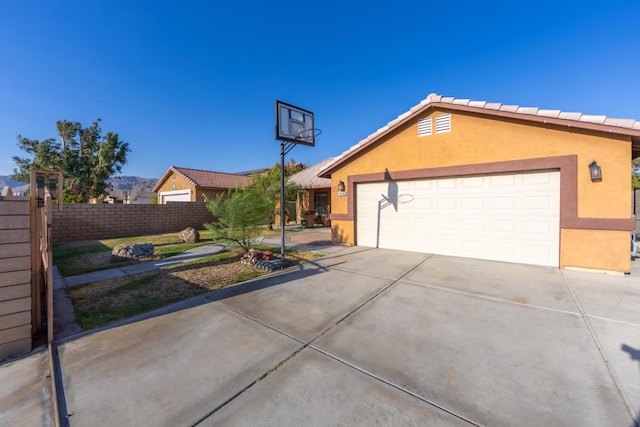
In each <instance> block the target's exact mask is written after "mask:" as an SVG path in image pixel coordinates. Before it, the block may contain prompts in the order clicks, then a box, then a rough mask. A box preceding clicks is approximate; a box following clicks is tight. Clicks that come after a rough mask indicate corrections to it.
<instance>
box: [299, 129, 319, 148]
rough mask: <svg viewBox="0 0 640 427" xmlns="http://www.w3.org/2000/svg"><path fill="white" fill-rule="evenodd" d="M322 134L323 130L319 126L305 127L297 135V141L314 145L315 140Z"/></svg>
mask: <svg viewBox="0 0 640 427" xmlns="http://www.w3.org/2000/svg"><path fill="white" fill-rule="evenodd" d="M321 134H322V130H321V129H318V128H309V129H304V130H301V131H300V132H298V134H297V135H296V138H295V139H296V141H298V142H302V143H307V144H311V145H314V143H315V140H316V138H317V137H319V136H320V135H321Z"/></svg>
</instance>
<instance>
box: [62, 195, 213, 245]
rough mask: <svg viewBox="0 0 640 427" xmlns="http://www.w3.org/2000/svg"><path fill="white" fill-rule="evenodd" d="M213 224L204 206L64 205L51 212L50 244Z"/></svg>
mask: <svg viewBox="0 0 640 427" xmlns="http://www.w3.org/2000/svg"><path fill="white" fill-rule="evenodd" d="M210 222H214V217H213V215H212V214H211V212H209V210H208V209H207V205H206V203H204V202H185V203H167V204H164V205H124V204H123V205H120V204H114V205H111V204H106V203H105V204H95V205H92V204H80V203H78V204H65V205H64V206H63V208H62V212H58V211H57V210H56V209H55V208H54V213H53V231H52V238H53V243H63V242H73V241H78V240H92V239H109V238H114V237H125V236H135V235H142V234H161V233H172V232H176V231H180V230H183V229H185V228H187V227H194V228H202V227H203V224H205V223H210Z"/></svg>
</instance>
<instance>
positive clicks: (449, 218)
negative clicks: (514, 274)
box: [356, 172, 560, 267]
mask: <svg viewBox="0 0 640 427" xmlns="http://www.w3.org/2000/svg"><path fill="white" fill-rule="evenodd" d="M356 193H357V204H356V221H357V222H356V229H357V244H358V245H360V246H373V247H380V248H388V249H399V250H406V251H414V252H425V253H434V254H442V255H453V256H463V257H470V258H481V259H490V260H496V261H508V262H519V263H526V264H536V265H548V266H555V267H557V266H558V264H559V246H560V220H559V215H560V173H559V172H536V173H523V174H511V175H487V176H472V177H462V178H442V179H425V180H412V181H387V182H379V183H366V184H358V185H357V187H356Z"/></svg>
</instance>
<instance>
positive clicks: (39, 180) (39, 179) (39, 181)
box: [36, 175, 44, 208]
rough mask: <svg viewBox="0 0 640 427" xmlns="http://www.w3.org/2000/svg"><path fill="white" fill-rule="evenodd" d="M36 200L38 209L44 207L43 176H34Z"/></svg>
mask: <svg viewBox="0 0 640 427" xmlns="http://www.w3.org/2000/svg"><path fill="white" fill-rule="evenodd" d="M36 198H37V200H38V207H39V208H41V207H43V206H44V175H36Z"/></svg>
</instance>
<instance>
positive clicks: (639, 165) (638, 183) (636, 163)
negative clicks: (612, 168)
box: [631, 157, 640, 188]
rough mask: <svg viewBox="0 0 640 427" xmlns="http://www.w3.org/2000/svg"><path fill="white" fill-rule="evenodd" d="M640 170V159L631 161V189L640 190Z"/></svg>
mask: <svg viewBox="0 0 640 427" xmlns="http://www.w3.org/2000/svg"><path fill="white" fill-rule="evenodd" d="M639 169H640V157H636V158H635V159H633V160H632V161H631V188H640V178H639V177H638V170H639Z"/></svg>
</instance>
